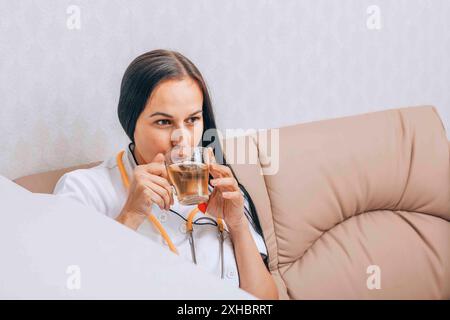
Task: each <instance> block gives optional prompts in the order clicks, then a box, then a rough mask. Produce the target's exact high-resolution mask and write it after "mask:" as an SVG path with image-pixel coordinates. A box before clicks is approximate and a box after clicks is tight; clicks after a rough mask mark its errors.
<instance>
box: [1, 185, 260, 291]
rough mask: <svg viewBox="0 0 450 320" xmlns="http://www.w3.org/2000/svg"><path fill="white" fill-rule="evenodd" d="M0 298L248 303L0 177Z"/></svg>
mask: <svg viewBox="0 0 450 320" xmlns="http://www.w3.org/2000/svg"><path fill="white" fill-rule="evenodd" d="M0 199H1V204H0V208H1V209H0V254H1V258H0V261H1V262H0V298H2V299H254V297H253V296H251V295H250V294H248V293H246V292H244V291H242V290H240V289H238V288H235V287H233V286H232V285H230V284H228V283H226V282H224V281H221V280H220V279H218V278H216V277H215V276H214V275H211V274H209V273H207V272H206V271H204V270H202V269H201V268H200V267H197V266H194V265H192V264H191V263H189V262H186V261H183V260H182V259H180V258H178V257H177V256H175V255H174V254H173V253H171V252H170V251H169V250H167V249H166V248H164V247H161V246H159V245H158V244H155V243H153V242H152V241H150V240H148V239H146V238H145V237H143V236H141V235H139V234H138V233H136V232H134V231H132V230H130V229H128V228H126V227H124V226H122V225H120V224H119V223H117V222H116V221H114V220H112V219H110V218H107V217H105V216H103V215H102V214H100V213H97V212H95V211H94V210H93V209H91V208H88V207H84V206H83V205H81V204H79V203H77V202H74V201H73V200H71V199H66V198H64V197H60V196H59V197H58V196H54V195H47V194H33V193H31V192H29V191H28V190H26V189H24V188H22V187H20V186H18V185H16V184H15V183H14V182H12V181H10V180H9V179H7V178H5V177H3V176H0Z"/></svg>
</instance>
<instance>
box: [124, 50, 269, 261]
mask: <svg viewBox="0 0 450 320" xmlns="http://www.w3.org/2000/svg"><path fill="white" fill-rule="evenodd" d="M183 78H191V79H193V80H195V81H196V82H197V84H198V85H199V87H200V88H201V90H202V93H203V106H202V109H203V123H204V128H203V134H204V133H205V131H206V130H213V132H216V131H217V127H216V121H215V118H214V112H213V107H212V103H211V98H210V95H209V92H208V88H207V85H206V83H205V81H204V79H203V76H202V75H201V73H200V71H199V70H198V69H197V67H196V66H195V65H194V64H193V63H192V62H191V61H190V60H189V59H188V58H186V57H185V56H183V55H182V54H180V53H179V52H176V51H169V50H162V49H158V50H153V51H150V52H147V53H144V54H142V55H140V56H138V57H137V58H136V59H134V60H133V61H132V62H131V64H130V65H129V66H128V68H127V69H126V71H125V74H124V76H123V79H122V84H121V87H120V98H119V105H118V110H117V111H118V115H119V120H120V123H121V125H122V127H123V129H124V130H125V132H126V133H127V135H128V137H129V138H130V139H131V141H132V143H134V130H135V127H136V122H137V119H138V117H139V115H140V114H141V112H142V111H143V110H144V108H145V105H146V103H147V100H148V98H149V97H150V95H151V93H152V91H153V90H154V88H155V87H156V86H157V85H158V84H159V83H160V82H161V81H164V80H169V79H171V80H173V79H178V80H181V79H183ZM203 134H202V136H203ZM213 136H214V137H218V135H217V134H214V135H213ZM202 146H203V147H207V146H208V141H205V139H202ZM214 153H215V155H216V158H217V159H218V160H217V161H218V162H219V163H221V164H223V165H226V166H227V167H229V168H230V169H231V172H232V173H233V176H234V177H235V179H236V181H237V182H238V185H239V188H240V189H241V190H242V192H243V193H244V195H245V197H246V199H247V201H248V204H249V211H250V212H248V211H247V210H245V214H246V216H247V218H248V219H249V222H250V223H251V224H252V225H253V227H254V228H255V230H256V232H257V233H258V234H259V235H261V236H262V238H263V239H264V236H263V232H262V228H261V224H260V222H259V218H258V214H257V212H256V208H255V205H254V203H253V200H252V198H251V196H250V194H249V193H248V192H247V190H246V189H245V187H244V186H243V185H242V184H241V183H240V182H239V180H238V179H237V177H236V174H235V173H234V171H233V169H232V168H231V166H229V165H228V164H227V162H226V159H225V156H224V154H223V151H222V147H221V145H220V143H216V144H215V148H214ZM210 177H211V176H210ZM267 261H268V257H267V258H266V259H265V260H264V262H265V264H266V266H267Z"/></svg>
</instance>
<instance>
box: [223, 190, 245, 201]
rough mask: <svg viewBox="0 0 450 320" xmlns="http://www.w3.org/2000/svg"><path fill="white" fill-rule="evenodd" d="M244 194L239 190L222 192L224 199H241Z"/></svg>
mask: <svg viewBox="0 0 450 320" xmlns="http://www.w3.org/2000/svg"><path fill="white" fill-rule="evenodd" d="M241 196H242V194H241V193H240V192H239V191H226V192H222V197H223V198H224V199H229V200H237V199H240V198H241Z"/></svg>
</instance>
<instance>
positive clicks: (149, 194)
mask: <svg viewBox="0 0 450 320" xmlns="http://www.w3.org/2000/svg"><path fill="white" fill-rule="evenodd" d="M118 115H119V120H120V123H121V125H122V127H123V129H124V130H125V132H126V134H127V135H128V137H129V138H130V140H131V143H130V144H129V145H128V146H127V148H126V151H125V152H121V153H119V154H117V155H116V154H115V155H114V156H112V157H111V158H110V159H108V160H106V161H104V162H103V163H101V164H100V165H99V166H96V167H94V168H91V169H82V170H75V171H72V172H69V173H67V174H65V175H64V176H62V177H61V179H60V180H59V181H58V183H57V185H56V187H55V191H54V194H58V195H67V196H69V197H72V198H74V199H77V200H78V201H81V202H83V203H84V204H86V205H89V206H92V207H94V208H95V209H97V211H99V212H102V213H104V214H105V215H107V216H109V217H111V218H114V219H115V220H116V221H118V222H120V223H122V224H123V225H125V226H127V227H129V228H131V229H133V230H136V231H137V232H139V233H141V234H143V235H145V236H147V237H149V238H151V239H153V240H155V241H158V242H160V243H163V244H165V245H168V246H169V247H170V248H171V250H172V251H174V252H177V253H178V254H179V255H180V256H182V257H184V258H186V259H189V260H191V261H192V260H194V262H196V263H197V264H198V265H199V266H200V267H202V268H205V269H207V270H208V271H210V272H212V273H214V274H216V275H217V274H221V275H222V277H223V278H224V279H227V280H229V281H232V282H234V283H235V284H236V285H239V286H240V288H242V289H244V290H246V291H248V292H249V293H251V294H253V295H255V296H256V297H259V298H262V299H278V293H277V289H276V286H275V282H274V280H273V278H272V276H271V274H270V273H269V271H268V268H267V260H266V261H264V260H263V258H266V259H267V248H266V246H265V243H264V238H263V235H262V230H261V226H260V223H259V220H258V215H257V213H256V210H255V206H254V205H253V202H252V199H251V197H250V195H249V194H248V193H247V191H246V190H245V188H244V186H242V185H241V184H240V183H239V182H238V181H237V179H236V177H235V175H234V172H233V171H232V170H231V168H230V167H229V166H228V165H227V163H226V161H225V160H224V161H223V162H222V164H220V163H217V161H213V162H212V163H211V164H210V165H209V170H210V178H211V176H212V178H213V179H211V180H210V181H209V184H210V191H211V195H210V198H209V201H208V204H207V213H208V215H209V216H210V217H213V218H207V216H208V215H204V214H203V213H202V212H197V213H195V212H194V213H193V219H192V221H193V227H192V233H191V232H189V231H190V230H191V229H189V227H188V226H189V225H188V224H186V220H188V215H189V213H191V212H192V209H195V208H196V206H183V205H181V204H179V203H178V200H177V197H176V195H174V194H173V193H172V187H171V185H170V184H169V182H168V177H167V172H166V169H165V165H164V154H165V153H166V152H167V151H169V150H171V149H172V148H173V147H174V146H176V145H183V144H185V145H188V146H204V147H206V146H207V143H206V142H205V141H204V140H203V139H202V138H203V134H204V133H205V131H206V130H215V129H216V123H215V119H214V114H213V109H212V105H211V100H210V96H209V93H208V90H207V86H206V84H205V82H204V80H203V77H202V76H201V74H200V72H199V71H198V69H197V68H196V67H195V66H194V64H193V63H192V62H191V61H189V60H188V59H187V58H186V57H184V56H183V55H181V54H180V53H178V52H174V51H167V50H154V51H151V52H147V53H145V54H143V55H141V56H139V57H137V58H136V59H135V60H134V61H133V62H131V64H130V65H129V66H128V68H127V70H126V71H125V74H124V76H123V79H122V84H121V91H120V99H119V106H118ZM175 133H177V134H175ZM174 137H175V138H174ZM214 151H215V154H216V156H217V153H218V152H219V153H220V154H222V150H220V145H219V146H217V147H216V149H215V150H214ZM150 217H151V218H152V219H153V220H152V219H150ZM155 217H156V218H155ZM218 217H223V220H222V219H219V218H218ZM208 219H209V220H208ZM221 221H223V224H221V223H220V222H221ZM219 226H223V227H224V229H225V232H223V233H220V232H219V233H218V230H219V229H220V228H218V227H219ZM161 228H162V229H164V230H165V232H166V234H167V236H164V237H163V236H162V235H164V233H163V232H162V231H161ZM219 231H220V230H219ZM219 234H221V235H224V237H225V239H224V240H223V246H222V248H223V249H222V250H220V249H218V248H220V237H218V235H219ZM191 235H192V237H193V239H190V236H191ZM222 239H223V238H222ZM193 240H195V241H193ZM192 242H193V243H194V244H195V245H194V248H195V254H193V253H192ZM265 263H266V264H265ZM224 275H225V276H224Z"/></svg>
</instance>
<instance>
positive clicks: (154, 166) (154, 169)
mask: <svg viewBox="0 0 450 320" xmlns="http://www.w3.org/2000/svg"><path fill="white" fill-rule="evenodd" d="M142 166H143V170H144V171H145V172H148V173H150V174H154V175H157V176H160V177H163V178H165V179H168V178H169V177H168V175H167V169H166V166H165V164H164V163H160V162H152V163H149V164H144V165H142Z"/></svg>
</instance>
